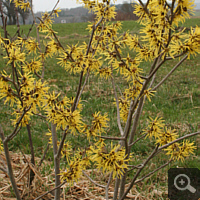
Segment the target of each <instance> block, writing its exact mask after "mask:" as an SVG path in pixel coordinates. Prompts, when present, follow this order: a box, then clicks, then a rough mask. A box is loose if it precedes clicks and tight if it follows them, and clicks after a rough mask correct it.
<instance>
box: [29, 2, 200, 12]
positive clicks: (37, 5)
mask: <svg viewBox="0 0 200 200" xmlns="http://www.w3.org/2000/svg"><path fill="white" fill-rule="evenodd" d="M124 1H126V2H130V1H131V2H132V0H117V1H116V4H120V3H123V2H124ZM56 2H57V0H33V5H34V12H38V11H42V12H44V11H50V10H52V8H53V7H54V6H55V4H56ZM195 3H200V0H195ZM78 6H81V5H80V4H77V3H76V0H60V2H59V4H58V6H57V7H60V8H75V7H78Z"/></svg>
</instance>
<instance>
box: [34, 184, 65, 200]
mask: <svg viewBox="0 0 200 200" xmlns="http://www.w3.org/2000/svg"><path fill="white" fill-rule="evenodd" d="M66 182H67V181H63V182H62V183H61V184H60V185H58V186H57V187H55V188H53V189H52V190H49V191H48V192H45V193H44V194H42V195H40V196H39V197H37V198H36V199H34V200H39V199H41V198H42V197H43V196H45V195H47V194H49V193H50V192H53V191H54V190H56V189H58V188H60V187H62V186H63V185H64V184H65V183H66Z"/></svg>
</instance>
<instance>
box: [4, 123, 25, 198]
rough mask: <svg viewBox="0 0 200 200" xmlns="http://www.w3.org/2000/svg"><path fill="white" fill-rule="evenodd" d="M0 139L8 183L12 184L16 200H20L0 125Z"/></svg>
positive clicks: (6, 144)
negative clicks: (5, 162) (0, 140)
mask: <svg viewBox="0 0 200 200" xmlns="http://www.w3.org/2000/svg"><path fill="white" fill-rule="evenodd" d="M0 137H1V139H2V141H3V147H4V152H5V156H6V161H7V167H8V174H9V177H10V181H11V184H12V187H13V190H14V192H15V195H16V198H17V200H21V196H20V193H19V190H18V188H17V184H16V181H15V177H14V174H13V169H12V165H11V159H10V154H9V148H8V141H6V140H5V136H4V132H3V129H2V127H1V124H0Z"/></svg>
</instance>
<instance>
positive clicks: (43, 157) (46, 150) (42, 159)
mask: <svg viewBox="0 0 200 200" xmlns="http://www.w3.org/2000/svg"><path fill="white" fill-rule="evenodd" d="M49 146H50V144H49V143H48V144H47V147H46V149H45V151H44V154H43V156H42V158H41V160H40V162H39V164H38V168H39V167H40V166H41V165H42V162H43V161H44V159H45V156H46V154H47V152H48V150H49Z"/></svg>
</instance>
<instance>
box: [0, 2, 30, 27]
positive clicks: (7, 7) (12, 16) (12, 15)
mask: <svg viewBox="0 0 200 200" xmlns="http://www.w3.org/2000/svg"><path fill="white" fill-rule="evenodd" d="M1 2H2V7H3V13H4V14H5V15H6V16H7V17H8V24H9V25H15V24H16V23H17V13H19V14H20V16H21V18H22V22H23V24H25V23H26V22H25V21H26V19H27V18H28V16H29V14H30V11H29V10H28V9H25V10H24V9H22V8H20V7H18V8H16V7H15V3H14V0H12V1H10V0H1ZM27 2H28V1H27Z"/></svg>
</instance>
